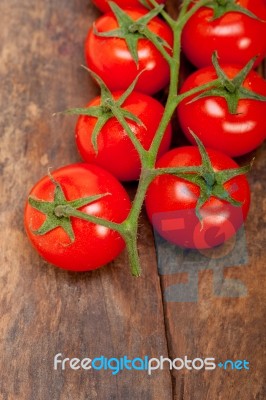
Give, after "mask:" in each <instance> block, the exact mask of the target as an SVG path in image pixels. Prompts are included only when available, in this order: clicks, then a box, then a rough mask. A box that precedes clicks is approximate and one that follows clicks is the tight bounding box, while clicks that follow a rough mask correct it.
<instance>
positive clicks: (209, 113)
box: [177, 61, 266, 157]
mask: <svg viewBox="0 0 266 400" xmlns="http://www.w3.org/2000/svg"><path fill="white" fill-rule="evenodd" d="M251 66H252V61H251V62H250V63H248V64H247V66H246V67H244V68H243V69H241V67H239V66H230V65H224V66H222V67H221V68H220V67H219V66H218V70H215V68H214V67H213V66H210V67H206V68H202V69H199V70H197V71H196V72H194V73H193V74H191V75H190V76H189V77H188V78H187V79H186V80H185V82H184V83H183V86H182V87H181V93H184V92H186V91H188V90H191V89H194V88H196V87H198V86H200V85H204V84H207V83H211V82H212V81H215V80H217V78H218V75H221V81H220V82H219V85H218V87H216V88H215V87H214V88H212V89H209V90H207V91H205V92H202V93H200V94H197V95H193V96H190V97H188V98H186V99H184V100H183V101H182V102H181V103H180V104H179V106H178V108H177V113H178V118H179V122H180V125H181V128H182V130H183V132H184V133H185V135H186V136H187V138H188V139H189V141H190V142H191V143H193V144H194V143H195V140H194V139H193V137H192V135H191V133H190V130H192V131H193V132H194V133H195V134H196V135H197V136H198V137H199V138H200V140H201V141H202V142H203V144H204V145H205V146H207V147H211V148H213V149H216V150H219V151H221V152H224V153H225V154H227V155H229V156H230V157H238V156H241V155H243V154H246V153H249V152H250V151H252V150H254V149H256V148H257V147H258V146H259V145H260V144H261V143H262V142H263V141H264V139H265V138H266V124H265V114H266V80H265V79H263V78H262V77H261V76H260V75H259V74H258V73H257V72H255V71H253V70H252V71H250V69H251ZM216 67H217V66H216ZM216 69H217V68H216Z"/></svg>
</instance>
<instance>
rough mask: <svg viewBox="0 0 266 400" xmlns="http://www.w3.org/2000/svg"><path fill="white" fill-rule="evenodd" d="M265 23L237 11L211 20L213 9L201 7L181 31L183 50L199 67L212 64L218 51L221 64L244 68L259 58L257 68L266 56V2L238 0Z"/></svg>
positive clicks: (238, 2) (261, 0)
mask: <svg viewBox="0 0 266 400" xmlns="http://www.w3.org/2000/svg"><path fill="white" fill-rule="evenodd" d="M237 4H239V5H242V6H243V7H245V8H247V9H249V10H250V11H251V12H253V13H254V14H255V15H257V16H258V17H259V18H261V19H262V20H263V21H262V20H256V19H254V18H251V17H249V16H247V15H244V14H240V13H237V12H229V13H227V14H225V15H224V16H222V17H220V18H218V19H215V20H214V21H211V19H212V17H213V10H212V9H210V8H207V7H202V8H200V9H199V10H198V11H197V12H196V13H195V14H194V15H193V16H192V17H191V18H190V20H189V21H188V22H187V24H186V25H185V27H184V30H183V32H182V49H183V51H184V53H185V55H186V56H187V58H188V59H189V60H190V61H191V62H192V63H193V64H194V65H195V66H196V67H198V68H201V67H205V66H208V65H212V61H211V56H212V54H213V52H214V51H217V52H218V55H219V60H220V63H223V64H239V65H241V66H244V65H245V64H246V63H247V62H248V61H249V60H250V59H251V58H253V57H255V56H258V59H257V61H256V63H255V66H257V65H258V64H259V63H260V62H261V61H262V59H263V58H264V57H265V55H266V40H265V37H266V22H265V21H266V4H265V3H264V2H263V0H256V1H254V0H239V1H237Z"/></svg>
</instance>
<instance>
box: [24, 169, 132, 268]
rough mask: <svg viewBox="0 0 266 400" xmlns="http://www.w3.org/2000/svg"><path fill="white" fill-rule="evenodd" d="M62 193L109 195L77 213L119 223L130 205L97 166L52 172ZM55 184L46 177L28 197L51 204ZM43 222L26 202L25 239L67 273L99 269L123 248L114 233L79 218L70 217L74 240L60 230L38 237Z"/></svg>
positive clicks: (121, 190) (122, 191)
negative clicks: (35, 231) (36, 231)
mask: <svg viewBox="0 0 266 400" xmlns="http://www.w3.org/2000/svg"><path fill="white" fill-rule="evenodd" d="M52 176H53V178H54V179H55V180H56V181H58V182H59V183H60V185H61V187H62V189H63V191H64V194H65V196H66V198H67V200H74V199H77V198H80V197H86V196H91V195H95V194H103V193H110V195H107V196H105V197H103V198H101V199H100V200H98V201H96V202H93V203H91V204H89V205H88V206H84V207H81V208H80V209H79V210H80V211H83V212H86V211H87V212H88V214H89V213H90V214H91V215H94V216H98V217H101V218H105V219H109V220H112V221H113V222H122V221H123V220H124V219H126V217H127V215H128V213H129V210H130V207H131V203H130V200H129V198H128V195H127V193H126V191H125V189H124V188H123V187H122V185H121V184H120V183H119V182H118V181H117V180H116V179H115V178H114V177H113V176H112V175H111V174H109V172H107V171H105V170H103V169H102V168H99V167H98V166H96V165H90V164H85V163H76V164H71V165H68V166H65V167H62V168H60V169H58V170H56V171H54V172H53V173H52ZM54 188H55V186H54V184H53V183H52V182H51V180H50V178H49V177H48V176H45V177H44V178H43V179H41V180H40V181H39V182H38V183H36V185H35V186H34V187H33V188H32V190H31V192H30V195H31V196H33V197H35V198H38V199H43V200H46V201H52V200H53V196H54ZM44 220H45V215H44V214H43V213H41V212H40V211H38V210H36V209H34V208H33V207H32V206H31V205H30V204H29V203H28V202H27V203H26V207H25V213H24V224H25V229H26V232H27V235H28V238H29V240H30V242H31V244H32V245H33V247H34V248H35V249H36V250H37V252H38V253H39V254H40V255H41V256H42V257H43V258H44V259H45V260H46V261H48V262H49V263H52V264H54V265H55V266H57V267H59V268H63V269H66V270H69V271H80V272H82V271H89V270H94V269H96V268H99V267H101V266H103V265H105V264H107V263H109V262H110V261H112V260H113V259H114V258H116V257H117V256H118V255H119V254H120V252H121V251H122V250H123V249H124V246H125V243H124V240H123V239H122V237H121V236H120V235H119V234H118V233H117V232H115V231H113V230H110V229H108V228H105V227H102V226H100V225H95V224H93V223H91V222H88V221H84V220H81V219H78V218H71V221H72V227H73V230H74V234H75V241H74V242H73V243H71V242H70V239H69V237H68V236H67V234H66V233H65V231H64V230H63V229H62V228H61V227H58V228H55V229H54V230H52V231H50V232H48V233H46V234H44V235H41V236H38V235H35V234H34V233H33V232H32V230H37V229H38V228H39V227H40V226H41V225H42V223H43V222H44Z"/></svg>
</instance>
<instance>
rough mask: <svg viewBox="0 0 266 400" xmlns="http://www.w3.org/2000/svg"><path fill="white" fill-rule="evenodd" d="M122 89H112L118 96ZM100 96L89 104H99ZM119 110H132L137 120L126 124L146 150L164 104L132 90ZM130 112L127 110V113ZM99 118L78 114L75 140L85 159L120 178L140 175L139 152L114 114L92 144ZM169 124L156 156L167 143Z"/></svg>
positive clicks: (93, 105)
mask: <svg viewBox="0 0 266 400" xmlns="http://www.w3.org/2000/svg"><path fill="white" fill-rule="evenodd" d="M122 95H123V92H114V93H112V96H113V98H114V99H115V100H118V99H119V98H121V96H122ZM100 103H101V98H100V97H96V98H95V99H93V100H92V101H91V102H90V103H89V104H88V107H95V106H99V105H100ZM122 110H124V111H126V112H128V113H131V114H133V115H134V116H135V117H136V119H138V121H137V120H136V121H134V120H132V119H127V118H126V121H127V124H128V126H129V128H130V129H131V130H132V132H133V134H134V135H135V137H136V138H137V139H138V140H139V142H140V143H141V145H142V146H143V148H144V149H145V150H148V149H149V147H150V145H151V143H152V140H153V138H154V135H155V132H156V130H157V128H158V126H159V123H160V121H161V118H162V115H163V112H164V107H163V106H162V105H161V103H159V102H158V101H157V100H155V99H153V98H152V97H150V96H147V95H145V94H143V93H137V92H132V93H131V94H130V95H129V96H128V97H127V99H126V100H125V101H124V102H123V104H122ZM128 115H130V114H128ZM98 121H99V119H98V118H96V117H93V116H87V115H80V116H79V118H78V121H77V124H76V143H77V147H78V150H79V152H80V154H81V157H82V158H83V160H84V161H86V162H89V163H95V164H97V165H99V166H101V167H103V168H105V169H106V170H108V171H109V172H111V173H112V174H113V175H114V176H115V177H116V178H117V179H119V180H121V181H132V180H137V179H138V178H139V175H140V170H141V162H140V157H139V154H138V152H137V150H136V148H135V147H134V145H133V143H132V141H131V139H130V138H129V136H128V134H127V132H126V130H125V129H124V128H123V127H122V125H121V124H120V123H119V122H118V120H117V119H116V118H115V117H111V118H110V119H108V120H107V122H106V123H104V125H103V126H102V128H101V129H100V131H99V133H98V135H97V149H95V147H94V146H93V139H92V138H93V132H94V129H95V126H96V124H97V122H98ZM171 132H172V129H171V125H170V124H169V125H168V127H167V129H166V131H165V134H164V137H163V140H162V142H161V146H160V148H159V156H160V155H162V154H164V153H165V152H166V151H167V150H168V149H169V147H170V142H171Z"/></svg>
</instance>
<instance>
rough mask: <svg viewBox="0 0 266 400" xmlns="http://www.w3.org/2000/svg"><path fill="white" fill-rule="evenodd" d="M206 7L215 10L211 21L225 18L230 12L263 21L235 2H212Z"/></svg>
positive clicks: (218, 0)
mask: <svg viewBox="0 0 266 400" xmlns="http://www.w3.org/2000/svg"><path fill="white" fill-rule="evenodd" d="M205 7H208V8H211V9H212V10H213V17H212V19H211V21H214V20H216V19H218V18H221V17H223V16H224V15H225V14H227V13H229V12H237V13H240V14H245V15H247V16H248V17H250V18H253V19H257V20H259V21H261V19H260V18H258V17H257V16H256V15H255V14H253V13H252V12H251V11H249V10H248V9H247V8H245V7H242V6H240V5H239V4H236V2H235V0H210V2H209V3H207V4H206V5H205Z"/></svg>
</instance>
